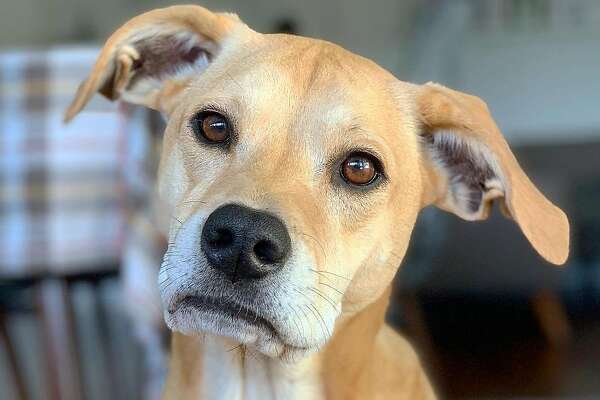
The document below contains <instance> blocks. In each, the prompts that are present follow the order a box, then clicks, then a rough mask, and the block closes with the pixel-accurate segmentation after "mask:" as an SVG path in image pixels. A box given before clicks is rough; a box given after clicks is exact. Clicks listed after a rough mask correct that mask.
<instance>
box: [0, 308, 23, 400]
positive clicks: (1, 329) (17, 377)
mask: <svg viewBox="0 0 600 400" xmlns="http://www.w3.org/2000/svg"><path fill="white" fill-rule="evenodd" d="M5 321H6V318H5V315H4V314H3V313H2V312H1V311H0V341H1V342H2V343H3V345H4V348H6V355H7V357H8V364H9V367H10V368H9V369H10V371H9V373H10V374H12V381H13V382H14V385H15V389H16V390H17V395H18V396H19V399H22V400H28V399H29V396H28V395H27V390H25V380H24V379H23V375H22V374H21V368H20V367H19V362H18V360H17V353H16V351H15V347H14V346H13V342H12V340H11V338H10V334H9V333H8V329H7V328H6V323H5Z"/></svg>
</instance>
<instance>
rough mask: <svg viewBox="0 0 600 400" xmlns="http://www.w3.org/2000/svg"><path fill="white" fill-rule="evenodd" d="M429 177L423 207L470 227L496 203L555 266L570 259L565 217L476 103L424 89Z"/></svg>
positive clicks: (421, 112) (421, 110)
mask: <svg viewBox="0 0 600 400" xmlns="http://www.w3.org/2000/svg"><path fill="white" fill-rule="evenodd" d="M416 102H417V110H416V111H417V114H418V118H419V119H420V123H421V128H422V129H421V132H422V136H423V145H424V147H425V151H424V156H425V164H426V171H427V174H426V175H427V177H428V181H429V184H430V185H431V186H430V188H429V189H430V191H429V196H430V198H427V199H426V200H425V203H426V204H431V203H434V204H435V205H437V206H438V207H440V208H442V209H444V210H446V211H450V212H453V213H454V214H456V215H458V216H460V217H461V218H464V219H466V220H469V221H475V220H482V219H485V218H487V216H488V214H489V211H490V207H491V205H492V203H493V201H494V200H495V199H501V209H502V211H503V212H504V214H505V215H507V216H509V217H512V218H513V219H514V220H515V221H516V222H517V224H519V227H520V228H521V230H522V231H523V233H524V234H525V236H526V237H527V239H528V240H529V242H530V243H531V244H532V246H533V247H534V248H535V249H536V251H537V252H538V253H539V254H540V255H541V256H542V257H544V258H545V259H546V260H548V261H549V262H551V263H553V264H563V263H564V262H565V261H566V259H567V256H568V253H569V222H568V220H567V217H566V215H565V214H564V213H563V212H562V210H560V209H559V208H558V207H556V206H555V205H553V204H552V203H551V202H550V201H549V200H548V199H546V198H545V197H544V195H543V194H542V193H540V191H539V190H538V189H537V188H536V187H535V186H534V185H533V183H532V182H531V181H530V180H529V178H528V177H527V175H525V173H524V172H523V170H522V169H521V167H520V166H519V163H518V162H517V160H516V158H515V156H514V155H513V154H512V152H511V151H510V148H509V147H508V144H507V143H506V140H505V139H504V137H503V136H502V134H501V133H500V131H499V130H498V127H497V126H496V124H495V122H494V120H493V119H492V117H491V115H490V112H489V110H488V108H487V106H486V104H485V103H484V102H483V101H482V100H481V99H479V98H478V97H474V96H470V95H467V94H464V93H460V92H457V91H454V90H451V89H448V88H446V87H443V86H440V85H437V84H432V83H428V84H426V85H423V86H420V87H419V88H418V89H417V99H416Z"/></svg>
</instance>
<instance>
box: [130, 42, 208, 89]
mask: <svg viewBox="0 0 600 400" xmlns="http://www.w3.org/2000/svg"><path fill="white" fill-rule="evenodd" d="M202 41H204V42H206V41H205V40H203V39H202V38H200V37H199V36H198V35H197V34H193V33H185V34H181V33H179V34H170V35H161V36H151V37H148V38H144V39H140V40H138V41H136V42H134V43H132V46H133V47H134V48H135V49H136V50H137V51H138V52H139V54H140V58H139V59H138V60H136V62H135V64H134V65H133V69H134V70H135V71H136V77H149V78H155V79H161V78H163V77H165V76H166V75H173V74H176V73H178V72H179V71H180V70H182V69H186V68H188V67H191V66H194V65H195V64H197V63H199V62H200V61H202V63H203V64H204V65H202V67H205V66H206V65H207V64H208V61H209V60H210V58H211V57H212V55H211V54H210V53H209V51H208V50H207V49H206V47H203V46H202Z"/></svg>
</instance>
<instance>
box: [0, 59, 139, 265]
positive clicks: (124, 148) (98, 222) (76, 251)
mask: <svg viewBox="0 0 600 400" xmlns="http://www.w3.org/2000/svg"><path fill="white" fill-rule="evenodd" d="M97 54H98V49H94V48H77V49H55V50H48V51H36V52H25V51H15V52H4V53H0V238H1V242H0V277H7V276H8V277H21V276H27V275H32V274H42V273H84V272H90V271H94V270H96V269H99V268H106V267H107V266H110V265H116V264H117V262H118V260H119V259H120V256H121V253H122V246H123V242H124V232H125V230H124V227H125V220H126V210H127V207H126V203H127V201H128V199H132V198H135V197H131V196H130V194H131V193H135V192H136V191H140V190H141V191H142V192H143V191H145V190H147V186H148V182H147V178H146V174H145V173H144V171H143V170H142V169H143V168H144V162H145V161H144V159H145V155H146V153H147V151H148V148H147V147H148V143H147V137H148V135H147V134H146V128H147V127H146V126H145V125H144V117H143V115H144V114H143V112H142V111H141V110H137V111H135V112H133V111H132V110H128V109H126V108H125V107H124V106H118V105H116V104H115V103H110V102H108V101H107V100H104V99H103V98H102V97H101V96H95V97H94V99H93V101H92V102H91V103H90V104H89V106H88V107H87V108H86V109H85V110H84V111H83V112H82V113H81V114H80V115H79V116H77V118H75V120H74V121H72V122H71V123H70V124H68V125H64V124H63V122H62V114H63V112H64V110H65V108H66V106H67V105H68V103H69V101H70V100H71V99H72V96H73V94H74V93H75V91H76V89H77V86H78V85H79V83H80V82H81V81H82V80H83V79H84V78H85V76H86V74H87V73H88V72H89V71H90V68H91V65H92V63H93V61H94V60H95V57H96V56H97ZM132 113H133V114H132ZM138 114H139V116H138Z"/></svg>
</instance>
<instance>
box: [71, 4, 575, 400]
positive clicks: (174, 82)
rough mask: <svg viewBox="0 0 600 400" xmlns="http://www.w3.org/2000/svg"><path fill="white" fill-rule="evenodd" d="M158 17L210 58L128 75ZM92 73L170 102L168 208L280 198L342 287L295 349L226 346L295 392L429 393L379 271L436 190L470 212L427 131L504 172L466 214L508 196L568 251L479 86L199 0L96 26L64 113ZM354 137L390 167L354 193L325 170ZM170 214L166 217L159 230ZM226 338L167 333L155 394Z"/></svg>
mask: <svg viewBox="0 0 600 400" xmlns="http://www.w3.org/2000/svg"><path fill="white" fill-rule="evenodd" d="M167 31H168V32H174V31H182V32H186V33H185V34H186V35H189V34H191V35H197V38H198V43H199V45H200V46H204V47H205V48H206V49H208V50H209V53H210V54H212V58H213V59H212V60H211V61H212V63H211V65H210V67H209V68H208V69H206V70H205V71H204V70H203V71H202V72H201V73H197V74H192V75H189V76H186V75H184V76H183V77H182V76H177V77H168V76H167V77H162V78H161V80H160V81H157V82H155V81H149V82H150V86H149V87H151V89H148V90H146V89H145V88H146V86H144V85H141V84H137V86H136V79H137V80H138V81H139V79H140V77H139V76H136V73H137V72H136V70H135V69H134V65H135V63H136V62H138V63H139V62H140V56H139V55H138V54H137V51H138V50H137V49H135V48H132V46H134V45H135V41H134V40H133V39H132V38H137V39H139V38H140V37H145V36H144V35H147V36H148V37H149V39H148V40H151V38H152V37H153V35H158V34H160V33H161V32H167ZM148 32H151V34H148ZM194 37H196V36H194ZM141 61H142V62H143V61H144V60H141ZM142 78H143V77H142ZM152 85H153V86H152ZM103 88H104V92H103V93H105V94H106V95H109V96H110V97H111V98H114V99H116V98H123V99H125V100H127V101H131V102H135V103H138V104H144V105H146V106H149V107H152V108H155V109H158V110H160V111H161V112H163V113H164V114H165V115H166V116H167V119H168V121H169V122H168V126H167V129H166V131H165V137H164V147H163V152H162V158H161V165H160V170H159V175H158V176H159V178H158V188H159V192H160V195H161V198H162V200H163V201H164V202H165V203H166V204H167V210H166V211H165V212H169V213H171V214H172V215H175V216H177V219H178V221H180V222H182V223H183V224H184V225H185V224H186V223H187V222H188V221H190V220H191V218H192V217H193V216H194V215H197V214H198V213H202V212H207V211H210V210H213V209H215V208H216V207H218V206H219V205H221V204H225V203H229V202H239V203H242V204H245V205H248V206H250V207H254V208H258V209H268V210H269V211H271V212H273V213H276V214H277V215H278V216H279V217H280V218H282V219H283V220H284V221H285V222H286V225H287V226H288V227H289V229H290V234H291V235H292V240H293V241H294V242H296V243H299V246H300V244H301V245H302V246H303V247H302V248H303V249H304V248H306V249H307V250H306V254H307V256H310V258H311V259H313V260H314V262H315V266H316V269H317V271H315V272H316V273H315V274H314V279H315V285H316V284H324V285H327V286H329V287H330V288H332V292H331V293H330V294H329V296H330V298H331V299H333V300H339V302H340V304H341V311H340V312H339V315H337V318H336V319H335V326H334V329H333V333H332V334H331V335H330V337H329V340H328V341H327V343H326V344H325V345H322V346H320V348H318V349H313V350H314V351H307V352H306V354H303V355H302V356H301V357H297V354H296V356H294V355H293V354H295V353H294V352H295V351H297V349H294V348H293V346H288V345H286V344H284V346H283V348H282V350H281V351H280V352H279V353H277V356H276V357H266V356H263V355H260V354H258V355H256V354H255V355H254V356H253V351H255V350H253V349H252V348H251V347H248V348H246V347H240V349H239V350H238V351H233V352H232V353H231V356H230V357H231V360H229V361H231V365H233V366H235V368H239V369H240V371H246V370H245V369H244V368H245V367H244V365H245V363H247V362H250V361H251V360H252V359H251V358H249V357H257V362H259V364H257V365H265V366H266V367H265V368H266V370H267V371H270V375H269V374H268V375H267V376H268V377H270V378H268V379H270V381H269V382H270V383H268V386H270V387H272V388H274V389H273V390H274V391H276V387H277V383H278V382H277V381H273V380H278V379H281V380H289V381H290V382H297V384H298V385H304V386H303V387H306V389H302V390H305V391H304V392H299V394H298V393H296V395H297V396H300V397H303V395H302V393H305V396H304V397H306V398H326V399H328V400H330V399H340V400H341V399H415V400H419V399H433V398H435V395H434V392H433V390H432V388H431V386H430V384H429V382H428V380H427V378H426V376H425V374H424V372H423V369H422V368H421V365H420V362H419V360H418V357H417V356H416V355H415V353H414V351H413V350H412V348H411V346H410V345H409V344H408V343H407V342H406V341H405V340H404V339H402V338H401V337H400V336H399V335H398V334H396V333H395V332H393V331H392V330H391V328H389V327H388V326H386V325H385V322H384V315H385V310H386V308H387V305H388V297H389V293H390V289H389V287H390V282H391V281H392V279H393V276H394V274H395V272H396V270H397V268H398V265H399V264H400V262H401V261H402V258H403V256H404V253H405V251H406V248H407V246H408V242H409V239H410V234H411V231H412V227H413V225H414V222H415V220H416V217H417V214H418V212H419V211H420V210H421V209H422V208H423V207H425V206H428V205H430V204H436V205H438V206H440V207H442V208H445V209H447V210H448V211H452V212H456V213H457V214H459V215H461V213H462V215H461V216H463V217H464V215H466V214H465V213H464V211H460V210H457V209H456V204H455V203H453V202H452V201H450V200H448V195H447V193H448V190H449V186H450V183H449V181H448V176H447V175H446V174H445V172H444V169H443V168H442V167H440V165H436V164H435V162H433V160H431V159H430V156H429V155H428V153H427V152H426V151H425V150H424V149H423V143H422V142H423V140H425V139H426V138H425V139H424V136H423V133H422V132H424V131H425V132H427V134H429V135H436V134H437V132H438V130H451V131H452V134H453V135H455V136H454V137H456V140H464V141H467V142H469V145H470V146H471V147H472V148H473V149H474V150H473V151H475V152H476V153H477V155H478V156H480V157H484V158H485V157H487V158H488V159H487V160H486V161H487V162H489V164H490V165H492V166H493V167H494V168H495V171H497V172H498V174H499V175H500V179H499V181H500V183H501V185H502V186H501V187H499V188H497V189H493V190H490V191H489V193H487V194H486V196H487V197H484V201H483V202H482V205H481V209H480V210H478V211H477V212H473V213H471V214H468V215H466V217H467V218H468V219H483V218H485V217H486V216H487V213H488V210H489V203H491V201H492V200H493V199H495V198H504V199H505V201H504V208H505V210H506V211H507V213H508V214H509V216H512V218H514V219H515V221H516V222H517V223H518V224H519V225H520V227H521V229H522V230H523V232H524V234H525V236H526V237H527V239H528V240H529V241H530V242H531V243H532V245H533V246H534V248H535V249H536V250H537V251H538V252H539V253H540V254H541V255H542V256H543V257H544V258H546V259H547V260H548V261H550V262H553V263H556V264H561V263H563V262H564V261H565V259H566V257H567V254H568V222H567V220H566V217H565V215H564V214H563V213H562V211H560V210H559V209H558V208H556V207H555V206H554V205H552V203H550V202H549V201H548V200H547V199H546V198H545V197H544V196H543V195H542V194H541V193H540V192H539V191H538V190H537V189H536V188H535V187H534V186H533V184H532V183H531V181H529V179H528V178H527V177H526V175H525V174H524V173H523V171H522V170H521V168H520V167H519V165H518V163H517V161H516V159H515V158H514V156H513V155H512V153H511V152H510V149H509V148H508V145H507V144H506V141H505V140H504V139H503V137H502V135H501V134H500V132H499V130H498V128H497V127H496V125H495V123H494V121H493V119H492V118H491V116H490V114H489V112H488V110H487V108H486V106H485V104H484V103H483V102H482V101H481V100H479V99H477V98H475V97H472V96H468V95H465V94H462V93H458V92H455V91H452V90H450V89H447V88H444V87H442V86H439V85H434V84H427V85H422V86H419V85H412V84H408V83H404V82H400V81H398V80H397V79H395V78H394V77H393V76H392V75H391V74H389V73H388V72H387V71H385V70H383V69H382V68H380V67H378V66H377V65H376V64H374V63H373V62H371V61H369V60H367V59H364V58H362V57H359V56H357V55H354V54H352V53H350V52H348V51H346V50H344V49H342V48H340V47H338V46H336V45H333V44H331V43H328V42H324V41H320V40H316V39H308V38H302V37H296V36H288V35H262V34H259V33H257V32H254V31H252V30H251V29H250V28H248V27H247V26H245V25H244V24H243V23H241V22H240V21H239V20H238V19H237V17H235V16H232V15H229V14H213V13H211V12H209V11H207V10H205V9H203V8H201V7H196V6H185V7H171V8H167V9H162V10H155V11H152V12H149V13H146V14H144V15H141V16H139V17H136V18H134V19H132V20H131V21H130V22H128V23H127V24H125V25H124V26H123V27H122V28H121V29H119V30H118V31H117V32H116V33H115V34H114V35H113V36H112V37H111V38H110V39H109V40H108V42H107V44H106V45H105V47H104V49H103V50H102V53H101V54H100V57H99V59H98V62H97V63H96V66H95V67H94V69H93V71H92V73H91V75H90V78H89V79H88V80H87V81H86V82H84V83H83V84H82V86H81V88H80V90H79V92H78V94H77V96H76V98H75V100H74V102H73V105H72V106H71V107H70V108H69V110H68V111H67V114H66V119H70V118H72V117H73V116H74V115H75V114H77V112H79V111H80V110H81V109H82V108H83V107H84V106H85V103H86V102H87V101H88V100H89V99H90V97H91V96H92V95H93V94H94V93H95V92H97V91H100V90H103ZM131 92H135V93H131ZM207 103H210V104H217V105H218V106H219V107H220V108H223V109H225V110H226V112H227V113H228V114H229V115H234V116H235V124H236V127H237V128H238V129H239V132H240V137H239V143H237V144H236V150H235V157H233V156H232V157H229V158H224V156H223V155H222V154H220V153H218V151H216V150H214V149H204V150H203V149H201V148H200V147H199V144H198V143H197V140H196V139H195V138H194V137H193V135H192V134H191V133H190V128H189V126H188V121H189V119H190V118H191V117H192V116H193V115H194V113H195V112H196V111H197V109H198V108H199V106H200V105H203V104H207ZM356 146H360V147H369V148H372V149H374V150H375V151H377V152H378V153H379V154H380V155H381V158H382V160H383V164H384V168H385V171H386V172H385V173H386V175H387V178H388V181H387V183H386V185H385V187H383V188H382V189H380V190H375V191H373V192H370V193H369V194H356V193H352V192H349V191H347V190H345V189H343V188H341V186H340V184H339V183H335V182H334V180H335V177H336V176H337V175H336V171H335V168H333V171H332V166H331V159H332V157H333V159H335V157H336V156H337V155H340V154H341V155H343V154H344V153H345V152H347V151H350V150H353V149H354V148H356ZM315 166H318V168H317V167H315ZM180 229H182V228H180V227H179V225H177V224H174V225H172V226H171V232H170V235H171V238H173V237H175V236H176V235H177V233H178V231H179V230H180ZM333 289H335V292H333ZM337 293H339V295H338V294H337ZM312 301H313V303H312V304H313V306H314V308H315V310H317V311H319V310H320V311H321V312H325V310H326V309H327V307H330V305H328V304H327V301H324V299H321V298H319V297H317V296H315V297H314V299H313V300H312ZM317 326H318V325H317V324H315V329H317V328H316V327H317ZM227 340H228V339H219V338H216V339H214V338H212V337H210V338H208V339H207V337H204V339H203V338H202V337H201V336H184V335H181V334H179V333H175V334H174V335H173V354H172V361H171V369H170V375H169V379H168V382H167V385H166V390H165V398H166V399H198V398H202V397H203V393H205V391H206V389H207V388H206V386H205V384H203V383H202V377H203V376H204V377H206V376H207V375H206V374H207V371H206V369H205V368H209V367H207V366H206V365H203V361H202V360H203V359H205V358H203V355H206V353H207V351H208V350H214V349H213V348H210V349H207V348H206V346H218V345H217V344H215V343H223V344H222V345H223V346H226V345H227V344H228V342H227ZM223 341H224V342H223ZM211 343H212V344H211ZM233 344H234V345H235V343H233ZM232 347H233V346H232ZM210 368H214V366H213V367H210ZM211 372H214V371H211ZM251 372H252V371H251ZM248 376H249V375H248V374H246V373H245V372H242V374H241V375H240V378H239V379H241V380H244V379H253V378H248ZM246 383H247V382H246ZM241 387H245V386H244V383H243V382H242V385H241ZM286 390H287V389H286ZM306 393H312V394H310V395H309V394H306Z"/></svg>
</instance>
